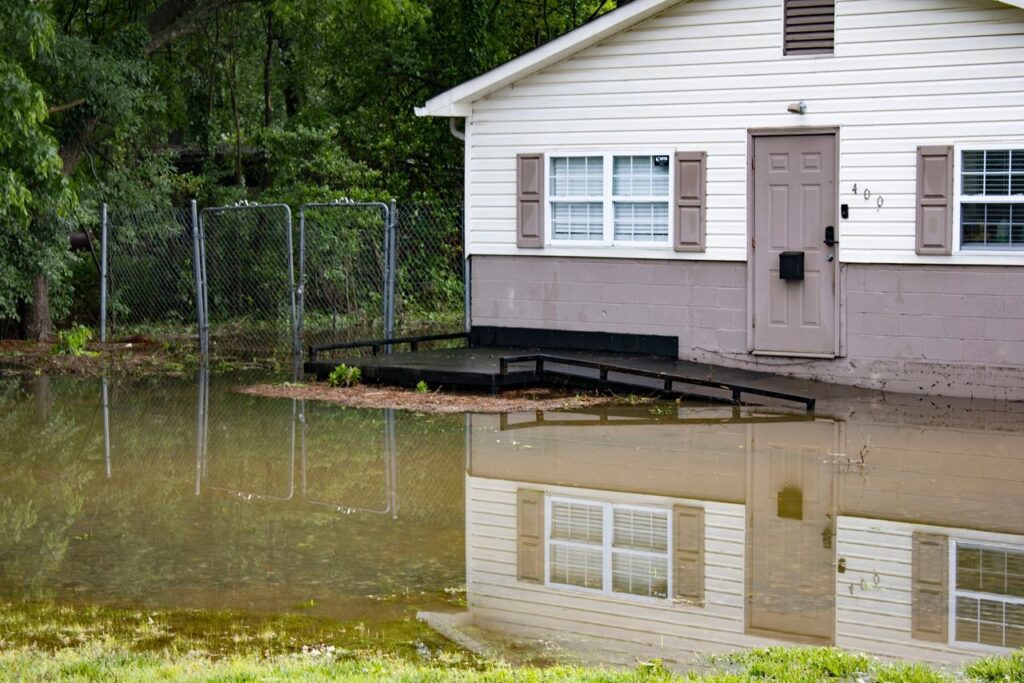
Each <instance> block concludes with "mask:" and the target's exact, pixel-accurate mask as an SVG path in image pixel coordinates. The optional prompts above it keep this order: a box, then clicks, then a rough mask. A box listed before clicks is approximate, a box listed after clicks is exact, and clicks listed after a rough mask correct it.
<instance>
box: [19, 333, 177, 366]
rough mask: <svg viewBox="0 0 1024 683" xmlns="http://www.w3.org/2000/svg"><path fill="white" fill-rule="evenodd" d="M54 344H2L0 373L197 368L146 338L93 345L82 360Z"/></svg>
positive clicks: (164, 346)
mask: <svg viewBox="0 0 1024 683" xmlns="http://www.w3.org/2000/svg"><path fill="white" fill-rule="evenodd" d="M53 348H54V344H53V343H52V342H50V343H47V342H31V341H20V340H13V339H3V340H0V372H7V373H12V372H13V373H24V372H38V373H45V374H48V375H100V374H104V373H113V374H117V373H146V374H159V373H163V374H180V373H183V372H185V371H186V370H187V369H189V368H190V367H192V366H194V365H195V359H194V356H191V355H190V354H189V353H188V352H187V351H184V350H178V349H176V348H169V347H168V346H167V345H164V344H161V343H159V342H154V341H150V340H147V339H144V338H137V339H132V340H130V341H122V342H116V343H114V342H112V343H106V344H100V343H98V342H93V343H90V344H89V345H88V346H87V347H86V353H84V354H83V355H80V356H72V355H61V354H58V353H55V352H54V350H53Z"/></svg>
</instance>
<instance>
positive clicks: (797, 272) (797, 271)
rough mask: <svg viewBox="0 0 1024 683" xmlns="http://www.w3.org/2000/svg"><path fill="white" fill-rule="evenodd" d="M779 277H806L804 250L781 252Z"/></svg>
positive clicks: (797, 278) (801, 278) (791, 278)
mask: <svg viewBox="0 0 1024 683" xmlns="http://www.w3.org/2000/svg"><path fill="white" fill-rule="evenodd" d="M779 279H781V280H803V279H804V252H802V251H784V252H782V253H781V254H779Z"/></svg>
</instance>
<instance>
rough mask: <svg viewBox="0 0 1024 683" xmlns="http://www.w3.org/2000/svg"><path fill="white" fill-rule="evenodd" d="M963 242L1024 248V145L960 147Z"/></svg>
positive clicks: (971, 245) (981, 246) (975, 246)
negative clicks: (1013, 147)
mask: <svg viewBox="0 0 1024 683" xmlns="http://www.w3.org/2000/svg"><path fill="white" fill-rule="evenodd" d="M959 162H960V173H959V177H958V184H959V197H960V245H961V246H962V247H963V248H964V249H1007V248H1012V249H1024V148H1022V149H1008V148H1005V147H1004V148H1002V149H997V148H992V149H963V150H960V157H959Z"/></svg>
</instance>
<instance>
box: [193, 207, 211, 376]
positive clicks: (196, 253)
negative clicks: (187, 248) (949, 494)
mask: <svg viewBox="0 0 1024 683" xmlns="http://www.w3.org/2000/svg"><path fill="white" fill-rule="evenodd" d="M189 211H190V215H191V220H192V274H193V275H194V276H195V280H196V296H195V300H196V327H197V328H198V331H199V353H200V355H201V356H202V357H203V359H204V360H205V359H206V351H207V344H206V303H205V295H204V289H205V287H204V285H203V272H204V270H205V269H204V268H203V260H202V253H201V249H200V245H199V213H198V211H197V210H196V200H194V199H193V200H192V201H191V202H189Z"/></svg>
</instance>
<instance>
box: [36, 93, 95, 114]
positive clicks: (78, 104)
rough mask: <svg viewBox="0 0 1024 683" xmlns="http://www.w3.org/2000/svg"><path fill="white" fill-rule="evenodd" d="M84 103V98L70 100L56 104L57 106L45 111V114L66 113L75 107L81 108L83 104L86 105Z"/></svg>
mask: <svg viewBox="0 0 1024 683" xmlns="http://www.w3.org/2000/svg"><path fill="white" fill-rule="evenodd" d="M86 101H87V100H86V99H85V98H84V97H79V98H78V99H77V100H72V101H70V102H67V103H65V104H58V105H55V106H53V107H50V108H49V109H47V110H46V113H47V114H59V113H61V112H62V111H67V110H68V109H74V108H75V107H81V106H82V105H83V104H85V103H86Z"/></svg>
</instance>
